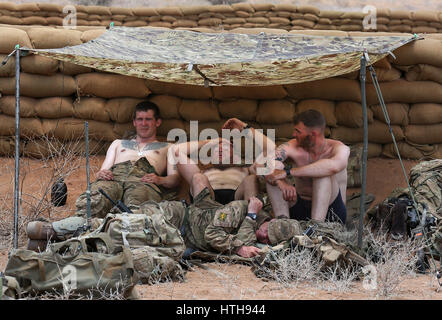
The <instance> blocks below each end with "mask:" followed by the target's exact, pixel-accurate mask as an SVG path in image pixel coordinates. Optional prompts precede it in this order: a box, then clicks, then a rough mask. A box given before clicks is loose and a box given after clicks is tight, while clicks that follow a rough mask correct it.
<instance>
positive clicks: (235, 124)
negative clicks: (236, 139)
mask: <svg viewBox="0 0 442 320" xmlns="http://www.w3.org/2000/svg"><path fill="white" fill-rule="evenodd" d="M246 125H247V123H245V122H242V121H241V120H239V119H237V118H231V119H229V120H227V121H226V122H224V125H223V127H222V129H230V130H232V129H238V130H239V131H241V130H242V129H244V127H245V126H246Z"/></svg>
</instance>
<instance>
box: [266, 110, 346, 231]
mask: <svg viewBox="0 0 442 320" xmlns="http://www.w3.org/2000/svg"><path fill="white" fill-rule="evenodd" d="M324 130H325V119H324V116H323V115H322V114H321V113H320V112H318V111H316V110H307V111H305V112H302V113H300V114H298V115H297V116H296V117H295V119H294V132H293V138H294V139H292V140H290V141H288V142H287V143H284V144H282V145H280V146H279V147H278V148H277V150H276V152H275V161H276V165H275V167H276V168H277V169H275V170H274V171H273V173H272V174H269V175H266V176H265V178H266V182H267V183H266V188H267V192H268V195H269V198H270V201H271V204H272V207H273V210H274V213H275V216H281V215H282V216H285V217H290V218H292V219H297V220H309V219H312V220H316V221H339V222H342V223H343V224H345V221H346V216H347V211H346V207H345V201H346V190H347V162H348V157H349V154H350V149H349V147H347V146H346V145H344V144H343V143H342V142H340V141H337V140H332V139H326V138H325V137H324ZM287 159H291V160H292V161H293V163H294V167H293V168H290V167H288V166H285V167H284V165H283V164H282V162H284V161H285V160H287ZM283 167H284V169H283ZM287 176H293V178H294V181H295V184H294V185H293V184H291V183H289V182H288V180H287V179H286V178H287Z"/></svg>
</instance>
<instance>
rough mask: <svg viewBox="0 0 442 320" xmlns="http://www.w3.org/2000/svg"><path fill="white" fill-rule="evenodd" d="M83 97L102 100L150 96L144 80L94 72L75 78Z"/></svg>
mask: <svg viewBox="0 0 442 320" xmlns="http://www.w3.org/2000/svg"><path fill="white" fill-rule="evenodd" d="M75 79H76V81H77V85H78V88H79V90H80V94H81V95H92V96H96V97H100V98H119V97H133V98H144V97H146V96H148V95H149V94H150V90H149V89H148V88H147V87H146V85H145V83H144V80H143V79H140V78H135V77H129V76H124V75H119V74H110V73H99V72H92V73H87V74H80V75H77V76H76V77H75Z"/></svg>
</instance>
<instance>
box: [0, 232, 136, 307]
mask: <svg viewBox="0 0 442 320" xmlns="http://www.w3.org/2000/svg"><path fill="white" fill-rule="evenodd" d="M72 270H75V271H72ZM5 274H6V275H8V276H11V277H14V278H16V279H17V281H18V284H19V285H20V287H21V288H22V289H23V292H26V293H27V294H37V295H38V294H42V293H48V292H50V293H56V292H63V291H64V289H65V288H66V285H67V282H66V281H63V280H64V279H65V277H67V278H68V279H69V277H71V278H70V279H72V281H73V280H74V279H75V284H76V285H75V286H72V287H71V289H72V294H73V295H76V294H81V295H91V294H92V295H93V296H94V297H97V296H99V295H100V291H101V292H106V293H108V294H109V293H110V292H116V290H117V289H119V290H121V291H120V292H122V294H123V295H124V297H126V298H129V297H130V296H131V295H132V294H133V288H134V286H135V284H136V283H137V281H138V278H137V275H136V273H135V270H134V267H133V258H132V253H131V252H130V250H129V249H128V248H124V247H123V248H122V251H120V250H118V248H116V247H115V246H113V244H112V242H111V240H110V238H109V236H108V235H107V234H105V233H95V234H89V235H86V236H84V237H78V238H72V239H69V240H66V241H63V242H58V243H52V244H50V245H49V248H48V250H46V251H44V252H41V253H37V252H34V251H31V250H25V249H13V250H12V251H11V255H10V258H9V261H8V264H7V265H6V269H5ZM74 275H75V278H72V277H73V276H74Z"/></svg>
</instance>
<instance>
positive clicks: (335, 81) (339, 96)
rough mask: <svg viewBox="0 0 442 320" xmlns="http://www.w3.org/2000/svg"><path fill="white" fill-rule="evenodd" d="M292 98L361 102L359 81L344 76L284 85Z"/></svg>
mask: <svg viewBox="0 0 442 320" xmlns="http://www.w3.org/2000/svg"><path fill="white" fill-rule="evenodd" d="M284 87H285V88H286V89H287V92H288V95H289V96H290V97H292V98H294V99H323V100H343V101H356V102H361V88H360V84H359V81H357V80H350V79H345V78H339V77H335V78H327V79H323V80H316V81H310V82H303V83H296V84H290V85H285V86H284Z"/></svg>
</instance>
